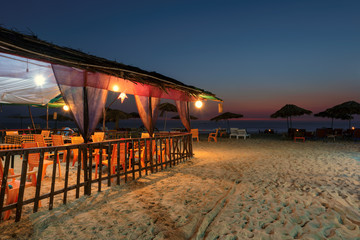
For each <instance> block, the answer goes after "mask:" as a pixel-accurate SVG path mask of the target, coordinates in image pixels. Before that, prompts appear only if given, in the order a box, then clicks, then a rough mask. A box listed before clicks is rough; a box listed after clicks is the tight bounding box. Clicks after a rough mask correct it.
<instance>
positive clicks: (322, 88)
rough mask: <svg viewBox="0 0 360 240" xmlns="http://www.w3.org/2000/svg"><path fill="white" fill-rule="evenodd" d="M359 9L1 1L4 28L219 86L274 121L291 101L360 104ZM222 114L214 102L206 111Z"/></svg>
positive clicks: (305, 4)
mask: <svg viewBox="0 0 360 240" xmlns="http://www.w3.org/2000/svg"><path fill="white" fill-rule="evenodd" d="M359 13H360V2H359V1H331V0H327V1H314V0H312V1H256V0H255V1H209V0H207V1H195V0H194V1H185V0H182V1H165V0H164V1H137V0H133V1H107V0H104V1H90V0H89V1H48V0H47V1H42V0H41V1H18V0H13V1H4V2H3V3H2V4H1V8H0V24H2V26H3V27H6V28H9V29H14V30H17V31H20V32H22V33H25V34H31V33H33V34H35V35H36V36H37V37H38V38H40V39H42V40H45V41H49V42H52V43H54V44H57V45H60V46H66V47H71V48H74V49H79V50H82V51H84V52H86V53H90V54H93V55H96V56H99V57H104V58H107V59H110V60H116V61H118V62H121V63H124V64H128V65H133V66H137V67H140V68H142V69H145V70H148V71H156V72H159V73H161V74H164V75H166V76H169V77H172V78H174V79H177V80H179V81H181V82H183V83H185V84H188V85H193V86H196V87H200V88H203V89H205V90H208V91H211V92H213V93H215V94H216V95H217V96H218V97H220V98H222V99H223V100H224V111H231V112H236V113H241V114H243V115H244V116H245V117H246V118H267V117H269V115H270V114H271V113H273V112H275V111H276V110H278V109H280V108H281V107H282V106H284V105H285V104H287V103H292V104H296V105H298V106H300V107H303V108H306V109H309V110H311V111H313V112H314V113H317V112H319V111H322V110H325V109H326V108H329V107H332V106H333V105H336V104H339V103H342V102H345V101H349V100H354V101H358V102H360V97H359V96H360V94H359V89H360V79H359V78H360V14H359ZM118 107H119V108H124V110H127V109H126V108H129V106H126V105H125V104H124V105H121V104H118ZM133 110H135V109H133ZM216 114H217V104H215V103H207V104H206V105H205V108H204V109H203V110H202V112H201V114H200V117H204V118H206V117H207V116H214V115H216Z"/></svg>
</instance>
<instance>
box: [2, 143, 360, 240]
mask: <svg viewBox="0 0 360 240" xmlns="http://www.w3.org/2000/svg"><path fill="white" fill-rule="evenodd" d="M194 153H195V156H194V158H192V159H191V160H189V161H187V162H185V163H181V164H180V165H177V166H175V167H174V168H169V169H167V170H164V171H162V172H158V173H155V174H150V175H148V176H145V177H143V178H141V179H139V180H137V181H133V182H130V183H128V184H122V185H120V186H114V187H112V188H108V189H104V190H103V191H102V192H100V193H98V192H96V191H93V193H92V195H91V196H89V197H84V196H82V197H80V199H77V200H75V199H74V198H72V199H70V201H69V203H68V204H67V205H61V204H60V203H61V201H60V200H58V204H56V205H55V208H54V209H53V210H52V211H48V210H46V209H41V211H40V212H38V213H33V214H31V209H29V210H28V211H24V214H23V217H22V219H21V221H20V222H18V223H15V222H14V213H12V218H11V219H10V220H9V221H6V222H3V223H2V224H0V239H247V238H252V239H360V143H359V142H355V143H354V142H343V141H338V142H323V141H306V142H304V143H303V142H296V143H294V142H292V141H289V140H281V139H273V138H264V137H262V138H260V137H256V136H255V137H253V138H250V139H247V140H243V139H239V140H236V139H227V138H221V139H220V140H219V142H218V143H214V142H212V143H208V142H206V141H205V139H203V140H202V141H200V143H197V142H194ZM46 204H47V203H46Z"/></svg>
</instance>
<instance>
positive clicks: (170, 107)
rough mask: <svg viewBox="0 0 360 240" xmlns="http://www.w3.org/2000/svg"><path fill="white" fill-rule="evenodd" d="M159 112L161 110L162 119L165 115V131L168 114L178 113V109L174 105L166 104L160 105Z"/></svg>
mask: <svg viewBox="0 0 360 240" xmlns="http://www.w3.org/2000/svg"><path fill="white" fill-rule="evenodd" d="M159 110H160V117H162V116H163V115H164V113H165V123H164V130H165V129H166V118H167V113H168V112H177V107H176V106H175V105H174V104H171V103H167V102H166V103H161V104H159Z"/></svg>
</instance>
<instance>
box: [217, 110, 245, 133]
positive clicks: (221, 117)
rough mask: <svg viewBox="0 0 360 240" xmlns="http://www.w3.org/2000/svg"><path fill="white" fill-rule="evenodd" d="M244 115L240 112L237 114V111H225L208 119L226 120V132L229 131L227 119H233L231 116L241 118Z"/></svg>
mask: <svg viewBox="0 0 360 240" xmlns="http://www.w3.org/2000/svg"><path fill="white" fill-rule="evenodd" d="M242 117H244V115H242V114H237V113H231V112H225V113H223V114H220V115H218V116H216V117H213V118H212V119H210V121H216V122H218V121H220V120H226V121H227V125H228V132H230V124H229V119H233V118H242Z"/></svg>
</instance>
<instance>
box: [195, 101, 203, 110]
mask: <svg viewBox="0 0 360 240" xmlns="http://www.w3.org/2000/svg"><path fill="white" fill-rule="evenodd" d="M202 106H203V103H202V101H200V100H198V101H196V102H195V107H197V108H202Z"/></svg>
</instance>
